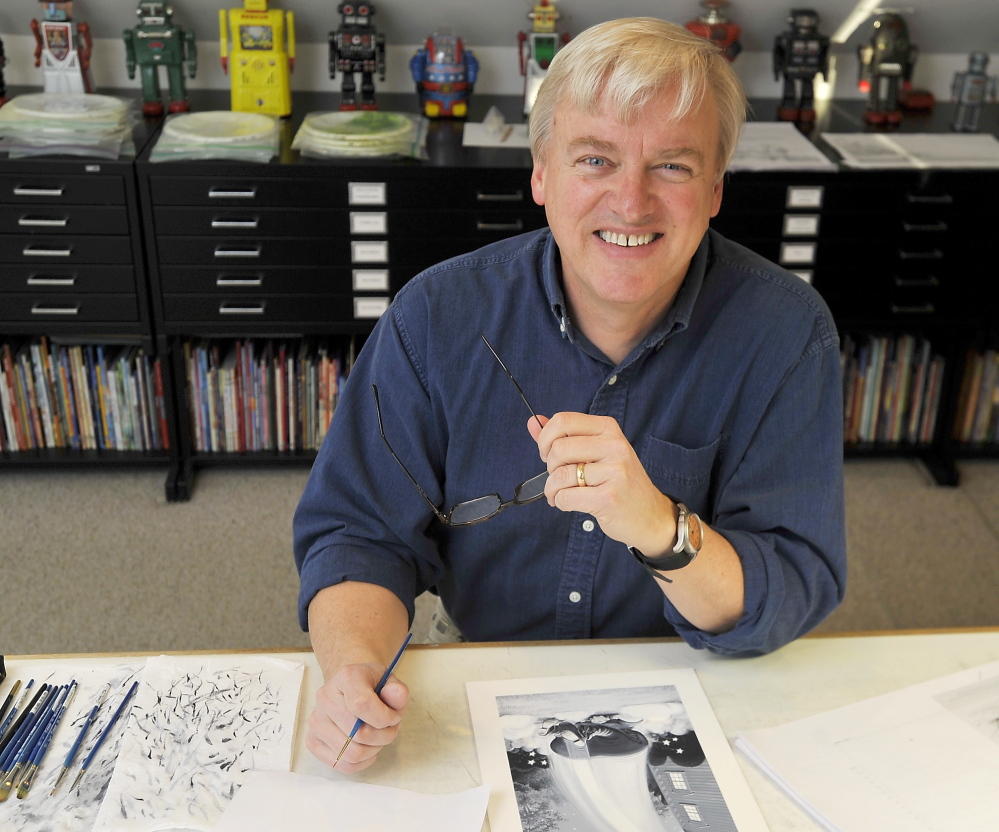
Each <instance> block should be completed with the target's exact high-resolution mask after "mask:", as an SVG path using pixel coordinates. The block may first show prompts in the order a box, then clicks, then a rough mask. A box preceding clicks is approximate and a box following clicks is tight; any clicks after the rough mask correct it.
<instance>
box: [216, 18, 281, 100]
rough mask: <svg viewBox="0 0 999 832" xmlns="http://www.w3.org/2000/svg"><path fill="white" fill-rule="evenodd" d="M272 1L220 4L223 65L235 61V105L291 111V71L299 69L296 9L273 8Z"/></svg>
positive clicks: (226, 66) (233, 67) (233, 78)
mask: <svg viewBox="0 0 999 832" xmlns="http://www.w3.org/2000/svg"><path fill="white" fill-rule="evenodd" d="M267 2H268V0H243V8H242V9H228V10H226V9H219V32H220V36H221V41H222V71H223V72H229V64H230V63H231V64H232V73H231V77H232V82H231V83H232V109H233V110H235V111H239V112H244V113H267V114H269V115H273V116H287V115H291V73H292V72H294V70H295V15H294V13H293V12H290V11H287V12H283V11H280V10H278V9H274V10H270V11H269V10H268V9H267ZM227 19H228V30H227V27H226V20H227ZM286 26H287V38H288V48H287V50H286V49H285V27H286ZM230 31H231V32H232V51H231V53H230V50H229V32H230ZM230 59H231V60H230Z"/></svg>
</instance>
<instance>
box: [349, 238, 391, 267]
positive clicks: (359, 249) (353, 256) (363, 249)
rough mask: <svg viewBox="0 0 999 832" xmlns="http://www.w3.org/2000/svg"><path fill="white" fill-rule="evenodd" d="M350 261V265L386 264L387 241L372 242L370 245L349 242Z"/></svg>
mask: <svg viewBox="0 0 999 832" xmlns="http://www.w3.org/2000/svg"><path fill="white" fill-rule="evenodd" d="M350 261H351V262H352V263H387V262H388V240H372V241H371V242H370V243H361V242H351V244H350Z"/></svg>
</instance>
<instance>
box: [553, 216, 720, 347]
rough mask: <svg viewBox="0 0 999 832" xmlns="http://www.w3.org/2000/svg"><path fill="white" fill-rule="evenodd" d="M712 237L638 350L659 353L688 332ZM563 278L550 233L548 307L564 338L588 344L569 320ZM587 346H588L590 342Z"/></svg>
mask: <svg viewBox="0 0 999 832" xmlns="http://www.w3.org/2000/svg"><path fill="white" fill-rule="evenodd" d="M709 236H710V232H708V233H705V235H704V237H703V238H702V239H701V242H700V245H698V247H697V250H696V251H695V252H694V256H693V257H692V258H690V266H689V267H688V268H687V274H686V276H685V277H684V278H683V283H681V284H680V291H679V292H677V295H676V298H675V299H674V300H673V304H672V305H671V306H670V308H669V311H668V312H667V313H666V317H665V319H664V320H663V321H662V323H660V324H659V326H657V327H656V328H655V329H654V330H653V331H652V332H650V333H649V335H648V336H647V337H646V339H645V340H644V341H643V342H642V343H641V344H640V345H639V346H638V348H637V349H639V350H642V349H659V348H660V347H661V346H662V345H663V343H664V342H665V340H666V338H667V337H668V336H670V335H672V334H673V333H674V332H680V331H682V330H684V329H686V328H687V325H688V324H689V323H690V319H691V317H692V315H693V314H694V305H695V303H696V302H697V296H698V295H699V294H700V292H701V286H702V285H703V284H704V274H705V272H706V271H707V265H708V257H709V249H710V243H709ZM561 274H562V266H561V261H560V260H559V252H558V244H557V243H556V242H555V237H554V236H552V234H551V233H550V232H549V234H548V240H547V241H546V242H545V247H544V251H543V252H542V263H541V277H542V282H543V284H544V288H545V294H546V295H547V297H548V304H549V306H550V308H551V310H552V314H553V315H554V316H555V323H556V325H557V326H558V327H559V329H560V331H561V332H562V337H563V338H568V339H569V340H570V341H572V342H573V343H576V342H577V341H580V340H582V341H585V340H586V339H585V338H583V335H582V333H580V332H578V331H576V329H575V327H573V325H572V321H571V320H570V319H569V310H568V307H567V305H566V302H565V295H564V294H563V292H562V281H561V279H560V278H561ZM586 343H587V345H588V344H589V342H588V341H586Z"/></svg>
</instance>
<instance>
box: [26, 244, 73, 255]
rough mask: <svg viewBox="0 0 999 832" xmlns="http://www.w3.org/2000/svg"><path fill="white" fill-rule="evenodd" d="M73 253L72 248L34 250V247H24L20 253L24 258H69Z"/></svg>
mask: <svg viewBox="0 0 999 832" xmlns="http://www.w3.org/2000/svg"><path fill="white" fill-rule="evenodd" d="M72 253H73V247H72V246H70V247H69V248H35V246H25V247H24V249H23V250H22V251H21V254H23V255H24V256H25V257H69V256H70V255H71V254H72Z"/></svg>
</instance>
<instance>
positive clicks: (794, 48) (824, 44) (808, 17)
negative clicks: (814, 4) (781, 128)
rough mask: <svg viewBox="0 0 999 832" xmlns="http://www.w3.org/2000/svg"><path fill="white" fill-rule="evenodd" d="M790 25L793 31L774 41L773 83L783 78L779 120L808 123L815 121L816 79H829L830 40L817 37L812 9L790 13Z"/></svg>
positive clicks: (817, 18) (779, 36) (788, 31)
mask: <svg viewBox="0 0 999 832" xmlns="http://www.w3.org/2000/svg"><path fill="white" fill-rule="evenodd" d="M787 22H788V23H790V24H791V28H790V29H788V30H787V31H786V32H782V33H781V34H779V35H777V37H776V38H775V39H774V80H779V79H780V75H781V73H783V74H784V97H783V98H782V99H781V102H780V108H779V109H778V110H777V118H778V119H780V120H781V121H800V122H806V123H809V122H813V121H815V93H814V87H813V84H814V81H815V76H816V75H821V76H822V77H823V78H828V77H829V76H828V73H829V38H827V37H825V36H824V35H820V34H819V33H818V26H819V16H818V14H817V13H816V12H815V11H814V10H813V9H791V16H790V17H789V18H788V19H787Z"/></svg>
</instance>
